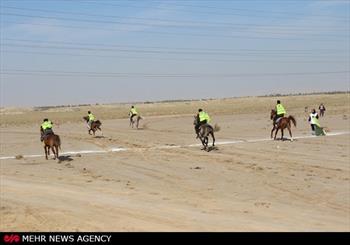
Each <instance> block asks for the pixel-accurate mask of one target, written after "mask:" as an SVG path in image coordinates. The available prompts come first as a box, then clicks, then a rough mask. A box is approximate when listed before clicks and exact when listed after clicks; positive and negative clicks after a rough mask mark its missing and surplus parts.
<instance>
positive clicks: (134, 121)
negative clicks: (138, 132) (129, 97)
mask: <svg viewBox="0 0 350 245" xmlns="http://www.w3.org/2000/svg"><path fill="white" fill-rule="evenodd" d="M142 119H143V118H142V117H141V116H139V115H136V116H134V117H133V118H131V116H130V127H132V128H134V127H135V124H136V129H139V125H140V121H141V120H142Z"/></svg>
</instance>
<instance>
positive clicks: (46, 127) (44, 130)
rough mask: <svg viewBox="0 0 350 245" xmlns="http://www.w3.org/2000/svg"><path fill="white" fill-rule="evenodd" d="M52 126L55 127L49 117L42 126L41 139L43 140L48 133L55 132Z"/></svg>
mask: <svg viewBox="0 0 350 245" xmlns="http://www.w3.org/2000/svg"><path fill="white" fill-rule="evenodd" d="M52 127H53V123H52V122H51V121H50V120H49V119H47V118H45V119H44V121H43V123H42V124H41V126H40V129H41V130H40V131H41V137H40V140H41V142H43V141H44V138H45V137H46V136H47V135H50V134H53V130H52Z"/></svg>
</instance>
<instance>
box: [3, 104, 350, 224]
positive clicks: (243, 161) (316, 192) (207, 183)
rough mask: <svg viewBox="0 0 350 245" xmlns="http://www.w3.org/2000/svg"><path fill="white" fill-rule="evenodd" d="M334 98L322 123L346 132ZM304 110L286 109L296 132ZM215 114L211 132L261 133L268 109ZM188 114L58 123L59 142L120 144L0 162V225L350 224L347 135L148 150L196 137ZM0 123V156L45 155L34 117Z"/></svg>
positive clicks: (266, 128)
mask: <svg viewBox="0 0 350 245" xmlns="http://www.w3.org/2000/svg"><path fill="white" fill-rule="evenodd" d="M335 101H336V100H335ZM345 101H346V97H345ZM326 102H327V101H326ZM224 103H225V102H223V104H224ZM316 103H318V101H315V104H316ZM337 108H338V110H337V111H335V112H334V113H329V114H327V115H326V117H325V118H324V119H321V123H322V125H324V126H327V127H328V128H329V129H330V130H331V132H349V131H350V126H349V120H348V117H349V105H348V104H344V103H343V106H342V107H339V106H337ZM303 110H304V108H300V107H298V106H294V107H293V106H291V109H290V114H293V115H296V117H297V121H298V126H297V128H296V129H295V128H293V132H294V134H295V136H308V135H310V132H309V125H308V123H307V122H306V119H305V114H304V113H303ZM331 110H332V106H330V111H331ZM96 114H98V113H96ZM213 118H214V122H213V123H214V124H215V123H218V124H219V125H220V127H221V130H220V132H218V133H217V138H218V141H219V142H223V141H232V140H249V139H265V138H267V137H269V132H270V130H271V122H270V121H269V118H268V115H266V113H236V114H234V115H228V114H227V113H222V114H220V113H218V114H216V115H215V116H213ZM101 119H102V118H101ZM192 122H193V118H192V117H191V116H181V115H178V116H176V115H172V116H162V117H146V119H145V120H144V121H143V123H142V125H143V129H141V130H139V131H136V130H132V129H130V128H129V127H128V122H127V120H126V119H110V120H103V130H104V134H103V137H97V138H93V137H91V136H89V135H87V131H86V126H85V125H84V124H83V123H82V122H71V123H62V124H60V126H59V127H56V128H55V131H56V133H58V134H59V135H60V136H61V138H62V142H63V145H62V148H63V149H62V150H63V151H80V150H108V149H111V148H116V147H124V148H128V149H129V151H125V152H115V153H107V154H87V155H84V154H82V155H81V156H77V155H75V154H72V155H70V156H65V157H62V161H61V162H60V163H58V162H57V161H54V160H49V161H46V160H44V158H43V157H38V158H24V159H18V160H16V159H13V160H12V159H9V160H1V190H0V191H1V196H0V198H1V199H0V200H1V210H0V215H1V219H0V220H1V221H0V230H2V231H9V230H11V231H39V230H40V231H78V230H79V231H350V164H349V159H350V135H349V134H344V135H338V136H332V137H331V136H330V137H319V138H305V139H298V140H296V141H294V142H289V141H284V142H282V141H261V142H255V143H252V142H246V143H245V142H242V143H239V144H232V145H229V144H228V145H219V146H218V149H216V150H213V151H212V152H210V153H207V152H203V151H201V150H200V147H188V148H173V149H159V148H157V149H155V148H154V147H158V146H172V145H191V144H197V143H198V142H197V141H196V140H195V138H194V132H193V127H192ZM0 130H1V131H0V133H1V141H0V142H1V153H0V157H4V156H15V155H19V154H21V155H30V154H43V149H42V146H41V145H40V142H39V138H38V137H39V136H38V125H35V124H31V123H30V124H21V125H17V126H9V125H6V126H2V127H1V128H0ZM99 136H101V135H99Z"/></svg>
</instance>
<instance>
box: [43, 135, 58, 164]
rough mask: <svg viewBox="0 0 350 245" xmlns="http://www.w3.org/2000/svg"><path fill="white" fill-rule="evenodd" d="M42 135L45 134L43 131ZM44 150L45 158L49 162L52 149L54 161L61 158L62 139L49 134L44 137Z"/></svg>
mask: <svg viewBox="0 0 350 245" xmlns="http://www.w3.org/2000/svg"><path fill="white" fill-rule="evenodd" d="M41 133H43V131H42V129H41ZM43 142H44V150H45V158H46V160H48V156H49V155H50V149H52V152H53V155H54V160H56V158H57V159H58V158H59V155H58V149H60V150H61V139H60V136H58V135H56V134H49V135H46V136H44V140H43Z"/></svg>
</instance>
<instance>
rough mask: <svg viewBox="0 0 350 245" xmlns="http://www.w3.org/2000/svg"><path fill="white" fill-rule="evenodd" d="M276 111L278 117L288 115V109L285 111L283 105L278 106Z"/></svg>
mask: <svg viewBox="0 0 350 245" xmlns="http://www.w3.org/2000/svg"><path fill="white" fill-rule="evenodd" d="M276 110H277V115H282V114H286V113H287V112H286V109H284V107H283V105H281V104H277V105H276Z"/></svg>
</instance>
